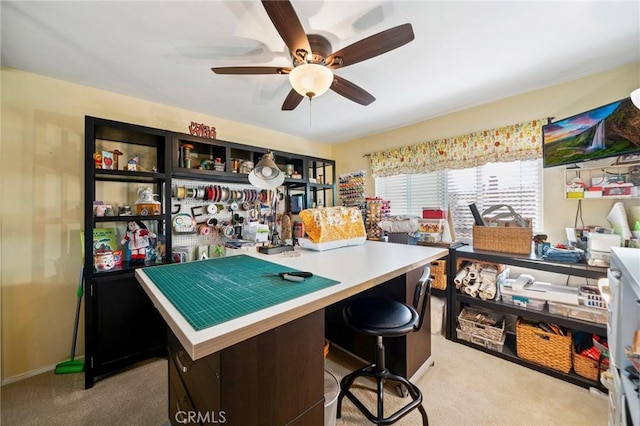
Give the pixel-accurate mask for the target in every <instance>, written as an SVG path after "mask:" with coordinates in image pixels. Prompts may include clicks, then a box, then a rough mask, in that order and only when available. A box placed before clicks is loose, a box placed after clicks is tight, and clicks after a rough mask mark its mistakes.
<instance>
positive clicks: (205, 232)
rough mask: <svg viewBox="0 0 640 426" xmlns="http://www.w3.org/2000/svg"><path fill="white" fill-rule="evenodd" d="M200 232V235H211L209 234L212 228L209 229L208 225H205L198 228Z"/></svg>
mask: <svg viewBox="0 0 640 426" xmlns="http://www.w3.org/2000/svg"><path fill="white" fill-rule="evenodd" d="M198 232H199V233H200V235H209V233H210V232H211V228H209V225H208V224H206V223H203V224H202V225H200V226H198Z"/></svg>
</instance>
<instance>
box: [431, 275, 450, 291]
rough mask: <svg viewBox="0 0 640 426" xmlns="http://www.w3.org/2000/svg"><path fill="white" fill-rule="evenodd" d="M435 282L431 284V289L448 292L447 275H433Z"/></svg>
mask: <svg viewBox="0 0 640 426" xmlns="http://www.w3.org/2000/svg"><path fill="white" fill-rule="evenodd" d="M432 276H433V282H432V283H431V287H432V288H435V289H437V290H446V289H447V276H446V275H442V274H440V275H432Z"/></svg>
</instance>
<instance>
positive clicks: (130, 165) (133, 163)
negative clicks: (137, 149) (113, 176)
mask: <svg viewBox="0 0 640 426" xmlns="http://www.w3.org/2000/svg"><path fill="white" fill-rule="evenodd" d="M139 161H140V159H139V158H138V154H136V155H134V156H133V157H131V159H130V160H129V162H127V170H128V171H130V172H137V171H138V162H139Z"/></svg>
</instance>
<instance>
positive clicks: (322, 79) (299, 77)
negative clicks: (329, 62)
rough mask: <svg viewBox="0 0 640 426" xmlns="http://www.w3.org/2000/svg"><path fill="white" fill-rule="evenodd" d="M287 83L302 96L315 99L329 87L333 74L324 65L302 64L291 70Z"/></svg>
mask: <svg viewBox="0 0 640 426" xmlns="http://www.w3.org/2000/svg"><path fill="white" fill-rule="evenodd" d="M289 81H290V82H291V86H293V88H294V90H295V91H296V92H298V93H300V94H301V95H302V96H306V97H308V98H317V97H318V96H320V95H322V94H323V93H324V92H326V91H327V90H329V87H331V83H333V73H332V72H331V70H330V69H329V68H327V67H325V66H324V65H318V64H302V65H298V66H297V67H295V68H294V69H292V70H291V72H290V73H289Z"/></svg>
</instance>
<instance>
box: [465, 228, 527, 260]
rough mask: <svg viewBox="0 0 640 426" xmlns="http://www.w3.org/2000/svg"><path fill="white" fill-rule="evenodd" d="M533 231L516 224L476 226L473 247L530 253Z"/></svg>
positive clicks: (503, 251) (504, 251)
mask: <svg viewBox="0 0 640 426" xmlns="http://www.w3.org/2000/svg"><path fill="white" fill-rule="evenodd" d="M532 240H533V231H532V230H531V228H530V227H529V228H521V227H515V226H474V227H473V248H474V249H476V250H487V251H497V252H502V253H515V254H530V253H531V242H532Z"/></svg>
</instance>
